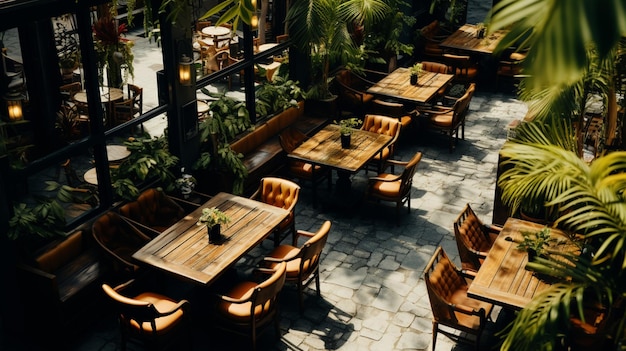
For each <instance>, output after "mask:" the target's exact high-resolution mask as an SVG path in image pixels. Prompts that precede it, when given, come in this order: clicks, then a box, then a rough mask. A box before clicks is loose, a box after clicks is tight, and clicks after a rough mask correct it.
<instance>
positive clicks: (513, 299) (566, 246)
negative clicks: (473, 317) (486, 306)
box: [467, 218, 578, 310]
mask: <svg viewBox="0 0 626 351" xmlns="http://www.w3.org/2000/svg"><path fill="white" fill-rule="evenodd" d="M543 227H544V226H543V225H541V224H537V223H534V222H528V221H524V220H521V219H517V218H509V219H508V220H507V221H506V222H505V223H504V226H503V227H502V231H501V232H500V234H499V235H498V238H497V239H496V241H495V242H494V244H493V247H492V248H491V250H489V253H488V254H487V258H486V259H485V261H484V262H483V264H482V265H481V267H480V269H479V270H478V273H477V274H476V278H474V280H473V281H472V283H471V284H470V286H469V289H468V291H467V295H468V296H470V297H473V298H475V299H478V300H483V301H487V302H490V303H493V304H496V305H500V306H503V307H506V308H510V309H514V310H520V309H522V308H524V307H525V306H526V305H527V304H528V303H529V302H530V300H532V298H533V297H534V296H535V295H536V294H538V293H539V292H541V291H542V290H544V289H546V288H547V287H549V286H550V283H549V282H546V281H543V280H541V279H539V278H538V277H537V276H536V275H535V274H533V273H532V272H531V271H529V270H526V268H525V267H526V263H528V254H527V253H526V251H525V250H518V249H517V245H518V244H517V242H515V241H518V242H519V241H521V240H522V238H523V236H522V233H523V232H537V231H539V230H541V229H542V228H543ZM550 235H551V237H552V238H555V239H556V241H555V242H552V243H551V244H550V249H552V250H559V251H569V252H576V251H577V250H578V248H577V246H576V245H574V244H573V243H572V242H571V241H569V239H568V237H567V235H566V234H565V233H563V232H562V231H560V230H558V229H551V231H550ZM510 238H512V239H513V241H511V239H510Z"/></svg>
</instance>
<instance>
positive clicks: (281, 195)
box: [255, 177, 300, 211]
mask: <svg viewBox="0 0 626 351" xmlns="http://www.w3.org/2000/svg"><path fill="white" fill-rule="evenodd" d="M299 194H300V186H299V185H298V184H296V183H294V182H292V181H290V180H287V179H283V178H275V177H265V178H262V179H261V184H260V185H259V190H258V191H257V193H256V194H255V195H257V196H258V199H259V200H260V201H262V202H265V203H266V204H270V205H273V206H276V207H280V208H284V209H286V210H289V211H293V208H294V207H295V206H296V203H297V202H298V196H299Z"/></svg>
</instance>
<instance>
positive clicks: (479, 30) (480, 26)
mask: <svg viewBox="0 0 626 351" xmlns="http://www.w3.org/2000/svg"><path fill="white" fill-rule="evenodd" d="M485 30H486V27H485V24H484V23H482V22H479V23H476V38H478V39H482V38H484V37H485Z"/></svg>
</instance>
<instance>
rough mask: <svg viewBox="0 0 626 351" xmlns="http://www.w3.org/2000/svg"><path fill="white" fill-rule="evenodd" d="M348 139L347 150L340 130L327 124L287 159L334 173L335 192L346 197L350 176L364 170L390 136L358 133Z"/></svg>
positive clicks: (389, 140)
mask: <svg viewBox="0 0 626 351" xmlns="http://www.w3.org/2000/svg"><path fill="white" fill-rule="evenodd" d="M351 138H352V141H351V143H350V148H347V149H344V148H342V147H341V137H340V133H339V126H338V125H336V124H329V125H327V126H326V127H324V128H323V129H322V130H320V131H319V132H317V133H316V134H315V135H313V136H312V137H311V138H309V139H307V140H306V141H305V142H304V143H302V144H300V146H298V147H297V148H296V149H295V150H293V151H292V152H291V153H290V154H289V155H288V157H289V158H291V159H294V160H300V161H304V162H307V163H312V164H315V165H320V166H326V167H329V168H331V169H334V170H336V171H337V175H338V179H337V191H338V192H341V193H346V192H349V190H350V186H351V181H350V175H351V174H354V173H356V172H358V171H359V170H361V169H363V167H365V165H366V164H367V163H368V162H369V161H370V160H371V159H372V158H373V157H374V156H375V155H376V154H377V153H379V152H381V150H382V149H383V148H384V147H385V146H387V145H388V144H389V143H390V142H391V140H392V137H391V136H389V135H385V134H378V133H374V132H369V131H365V130H360V129H355V130H353V131H352V137H351ZM314 194H315V189H314Z"/></svg>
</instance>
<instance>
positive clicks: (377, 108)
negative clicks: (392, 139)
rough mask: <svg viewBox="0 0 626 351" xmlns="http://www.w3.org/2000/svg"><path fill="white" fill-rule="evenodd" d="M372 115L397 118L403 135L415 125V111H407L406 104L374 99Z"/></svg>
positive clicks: (371, 109)
mask: <svg viewBox="0 0 626 351" xmlns="http://www.w3.org/2000/svg"><path fill="white" fill-rule="evenodd" d="M370 111H371V113H372V114H376V115H383V116H389V117H394V118H397V119H398V121H400V126H401V127H402V129H401V133H402V134H404V133H405V132H406V131H408V130H409V128H410V127H411V126H412V124H413V118H414V117H415V115H416V113H415V111H412V112H409V111H407V110H406V109H405V107H404V104H402V103H400V102H395V101H384V100H380V99H374V101H372V106H371V108H370Z"/></svg>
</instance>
